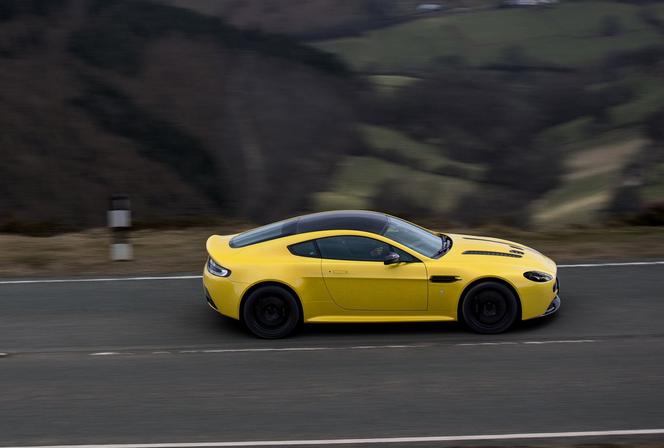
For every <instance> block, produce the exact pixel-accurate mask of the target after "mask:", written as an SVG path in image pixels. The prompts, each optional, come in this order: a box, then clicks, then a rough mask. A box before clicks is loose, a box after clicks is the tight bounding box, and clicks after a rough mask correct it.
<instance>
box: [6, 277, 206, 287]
mask: <svg viewBox="0 0 664 448" xmlns="http://www.w3.org/2000/svg"><path fill="white" fill-rule="evenodd" d="M202 278H203V276H202V275H169V276H157V277H104V278H59V279H58V278H56V279H39V280H0V285H27V284H32V283H100V282H142V281H156V280H200V279H202Z"/></svg>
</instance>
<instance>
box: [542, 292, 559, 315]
mask: <svg viewBox="0 0 664 448" xmlns="http://www.w3.org/2000/svg"><path fill="white" fill-rule="evenodd" d="M559 309H560V296H559V295H556V298H555V299H553V301H552V302H551V305H549V307H548V308H547V309H546V311H545V312H544V314H542V315H541V316H540V317H544V316H550V315H552V314H555V313H556V311H558V310H559Z"/></svg>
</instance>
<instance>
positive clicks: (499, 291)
mask: <svg viewBox="0 0 664 448" xmlns="http://www.w3.org/2000/svg"><path fill="white" fill-rule="evenodd" d="M459 311H460V313H459V314H460V318H461V319H462V320H463V322H464V323H465V324H466V326H468V328H470V329H471V330H473V331H475V332H476V333H484V334H496V333H502V332H504V331H506V330H508V329H509V328H510V327H511V326H512V325H513V324H514V322H515V321H516V319H517V317H518V315H519V304H518V299H517V298H516V296H515V295H514V293H513V292H512V290H511V289H510V288H508V287H507V286H505V285H504V284H502V283H498V282H494V281H486V282H482V283H479V284H477V285H475V286H473V287H472V288H471V289H470V290H469V291H468V292H467V293H466V294H465V296H464V298H463V302H462V303H461V306H460V310H459Z"/></svg>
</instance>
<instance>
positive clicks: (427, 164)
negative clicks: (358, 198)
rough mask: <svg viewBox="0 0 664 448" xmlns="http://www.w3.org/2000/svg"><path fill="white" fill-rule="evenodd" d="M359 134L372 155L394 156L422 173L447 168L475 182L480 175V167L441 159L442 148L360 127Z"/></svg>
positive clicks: (481, 171)
mask: <svg viewBox="0 0 664 448" xmlns="http://www.w3.org/2000/svg"><path fill="white" fill-rule="evenodd" d="M360 132H361V134H362V135H363V136H364V140H365V142H367V144H369V146H370V147H371V148H372V149H373V151H372V152H373V153H374V155H378V156H384V157H386V158H388V159H389V156H390V155H394V156H398V157H400V158H404V159H406V160H408V161H409V164H410V165H411V167H412V168H415V169H418V170H422V171H429V172H430V171H434V170H435V171H438V172H440V171H444V170H445V169H447V168H449V169H450V170H454V172H455V173H459V174H460V175H462V176H463V177H464V178H467V179H472V180H479V179H480V178H481V177H482V175H483V174H484V171H485V170H484V167H482V166H480V165H475V164H472V163H463V162H458V161H455V160H452V159H450V158H448V157H445V156H444V155H443V148H441V147H440V146H437V145H433V144H429V143H423V142H419V141H416V140H413V139H412V138H410V137H408V136H407V135H405V134H403V133H401V132H399V131H395V130H392V129H388V128H384V127H380V126H371V125H361V126H360Z"/></svg>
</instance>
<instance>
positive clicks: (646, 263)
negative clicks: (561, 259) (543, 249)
mask: <svg viewBox="0 0 664 448" xmlns="http://www.w3.org/2000/svg"><path fill="white" fill-rule="evenodd" d="M657 264H664V261H627V262H624V263H585V264H559V265H558V268H561V269H565V268H603V267H609V266H653V265H657Z"/></svg>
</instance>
